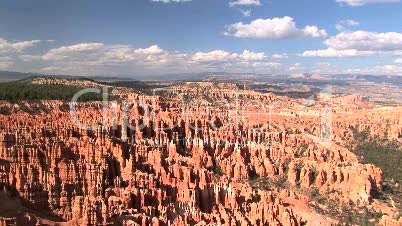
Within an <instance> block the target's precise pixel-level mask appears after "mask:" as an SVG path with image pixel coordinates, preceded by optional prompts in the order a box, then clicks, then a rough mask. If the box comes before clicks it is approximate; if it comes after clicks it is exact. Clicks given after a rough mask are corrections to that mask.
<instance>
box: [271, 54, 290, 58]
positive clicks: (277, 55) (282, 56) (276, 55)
mask: <svg viewBox="0 0 402 226" xmlns="http://www.w3.org/2000/svg"><path fill="white" fill-rule="evenodd" d="M271 57H272V58H274V59H286V58H289V57H288V55H286V54H273V55H272V56H271Z"/></svg>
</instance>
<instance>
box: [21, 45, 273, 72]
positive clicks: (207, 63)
mask: <svg viewBox="0 0 402 226" xmlns="http://www.w3.org/2000/svg"><path fill="white" fill-rule="evenodd" d="M19 58H20V59H21V60H23V61H26V62H28V61H31V63H32V64H38V65H41V69H40V70H41V71H42V72H46V73H63V74H83V75H99V74H101V75H102V74H138V73H154V74H155V73H156V74H165V73H173V72H177V73H180V72H202V71H211V70H217V71H227V72H256V71H260V72H271V71H273V70H277V69H278V68H280V66H281V64H280V63H277V62H270V61H269V57H268V56H267V55H266V54H265V53H263V52H253V51H250V50H244V51H243V52H240V53H233V52H228V51H225V50H212V51H209V52H196V53H182V52H178V51H173V52H170V51H167V50H164V49H163V48H161V47H159V46H158V45H152V46H149V47H146V48H136V47H134V46H131V45H108V44H103V43H80V44H75V45H70V46H62V47H59V48H54V49H50V50H48V51H47V52H46V53H44V54H43V55H39V56H36V55H21V56H20V57H19Z"/></svg>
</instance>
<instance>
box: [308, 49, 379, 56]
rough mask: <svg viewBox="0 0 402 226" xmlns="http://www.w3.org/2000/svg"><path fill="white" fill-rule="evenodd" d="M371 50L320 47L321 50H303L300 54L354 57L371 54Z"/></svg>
mask: <svg viewBox="0 0 402 226" xmlns="http://www.w3.org/2000/svg"><path fill="white" fill-rule="evenodd" d="M373 54H374V52H373V51H359V50H356V49H341V50H337V49H333V48H328V49H322V50H310V51H305V52H304V53H303V54H302V56H305V57H354V56H370V55H373Z"/></svg>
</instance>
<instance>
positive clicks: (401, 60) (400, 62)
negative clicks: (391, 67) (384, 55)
mask: <svg viewBox="0 0 402 226" xmlns="http://www.w3.org/2000/svg"><path fill="white" fill-rule="evenodd" d="M394 63H396V64H402V58H398V59H396V60H395V61H394Z"/></svg>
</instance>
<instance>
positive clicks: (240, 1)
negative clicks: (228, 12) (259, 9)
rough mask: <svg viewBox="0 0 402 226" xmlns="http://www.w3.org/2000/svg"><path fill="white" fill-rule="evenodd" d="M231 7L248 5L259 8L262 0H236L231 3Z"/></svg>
mask: <svg viewBox="0 0 402 226" xmlns="http://www.w3.org/2000/svg"><path fill="white" fill-rule="evenodd" d="M229 5H230V6H236V5H247V6H250V5H257V6H260V5H261V2H260V0H235V1H232V2H229Z"/></svg>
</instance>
